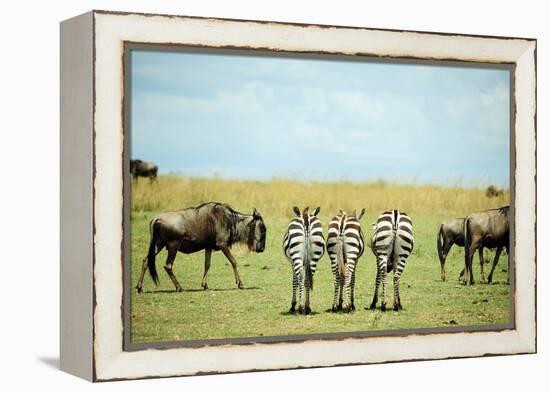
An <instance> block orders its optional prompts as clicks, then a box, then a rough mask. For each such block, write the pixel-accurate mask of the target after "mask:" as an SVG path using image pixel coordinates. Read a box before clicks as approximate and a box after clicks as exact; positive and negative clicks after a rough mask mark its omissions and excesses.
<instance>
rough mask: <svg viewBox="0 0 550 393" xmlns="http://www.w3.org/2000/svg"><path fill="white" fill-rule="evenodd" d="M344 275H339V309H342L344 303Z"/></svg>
mask: <svg viewBox="0 0 550 393" xmlns="http://www.w3.org/2000/svg"><path fill="white" fill-rule="evenodd" d="M344 285H345V279H344V277H340V276H338V291H339V293H340V295H339V296H338V310H342V305H343V304H344Z"/></svg>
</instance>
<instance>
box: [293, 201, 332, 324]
mask: <svg viewBox="0 0 550 393" xmlns="http://www.w3.org/2000/svg"><path fill="white" fill-rule="evenodd" d="M293 210H294V214H296V217H294V218H293V219H292V221H290V223H289V224H288V230H287V232H286V234H285V236H284V239H283V253H284V254H285V256H286V258H287V259H288V260H289V262H290V264H291V265H292V304H291V306H290V311H289V312H290V313H294V312H295V310H296V289H299V299H298V301H299V303H298V312H299V313H300V314H301V313H302V312H303V313H305V314H306V315H308V314H311V307H310V305H309V291H310V290H313V274H314V273H315V269H316V267H317V262H318V261H319V260H320V259H321V257H322V256H323V254H324V253H325V238H324V237H323V227H322V224H321V221H320V220H319V218H317V214H319V211H320V210H321V208H319V207H317V208H316V209H315V210H314V211H313V213H310V212H309V208H308V207H306V208H305V209H304V211H303V212H302V213H300V209H298V208H297V207H294V209H293ZM304 287H305V290H306V291H305V292H306V296H305V302H304V306H302V297H303V293H304Z"/></svg>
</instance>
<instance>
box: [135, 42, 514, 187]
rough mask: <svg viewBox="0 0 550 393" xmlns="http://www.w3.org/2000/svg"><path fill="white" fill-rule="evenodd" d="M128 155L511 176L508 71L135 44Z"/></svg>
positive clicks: (163, 160) (289, 171) (498, 179)
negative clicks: (164, 48) (144, 48)
mask: <svg viewBox="0 0 550 393" xmlns="http://www.w3.org/2000/svg"><path fill="white" fill-rule="evenodd" d="M131 56H132V57H131V61H132V73H131V78H132V79H131V83H132V85H131V86H132V95H131V127H132V147H131V149H132V157H133V158H140V159H142V160H146V161H154V162H156V163H157V164H158V165H159V169H160V172H161V173H169V172H177V173H179V174H181V175H184V176H195V177H213V176H218V177H225V178H236V179H255V180H268V179H270V178H290V179H299V180H313V181H335V180H348V181H356V182H362V181H371V180H377V179H384V180H388V181H400V182H403V183H410V182H414V183H419V184H421V183H436V184H443V185H462V186H482V185H487V184H497V185H501V186H506V187H507V186H508V185H509V135H510V134H509V132H510V130H509V115H510V114H509V106H510V105H509V71H507V70H500V69H481V68H462V67H436V66H427V65H411V64H388V63H380V62H365V61H342V60H325V59H322V60H319V59H315V60H313V59H304V58H285V57H267V56H235V55H231V56H230V55H227V54H216V55H214V54H205V53H183V52H152V51H136V50H134V51H132V55H131Z"/></svg>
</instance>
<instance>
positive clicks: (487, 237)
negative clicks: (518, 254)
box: [463, 206, 510, 285]
mask: <svg viewBox="0 0 550 393" xmlns="http://www.w3.org/2000/svg"><path fill="white" fill-rule="evenodd" d="M509 211H510V206H504V207H501V208H498V209H492V210H486V211H484V212H480V213H474V214H471V215H469V216H468V217H467V218H466V220H465V222H464V251H465V252H464V254H465V257H464V277H463V282H464V284H470V285H473V284H474V276H473V274H472V257H473V253H474V252H475V250H476V249H478V248H479V247H482V246H483V247H488V248H495V247H496V248H497V251H496V254H495V258H494V260H493V266H492V268H491V272H490V273H489V277H488V278H487V282H488V283H491V282H492V280H493V272H494V270H495V267H496V265H497V263H498V258H499V257H500V253H501V252H502V248H503V247H505V248H506V252H507V253H508V280H509V279H510V277H509V274H510V255H509V250H508V247H509V244H510V222H509V217H508V213H509Z"/></svg>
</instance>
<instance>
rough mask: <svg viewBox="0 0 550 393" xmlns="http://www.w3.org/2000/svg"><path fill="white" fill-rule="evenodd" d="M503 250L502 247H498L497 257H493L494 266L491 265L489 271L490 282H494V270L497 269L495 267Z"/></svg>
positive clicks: (488, 280)
mask: <svg viewBox="0 0 550 393" xmlns="http://www.w3.org/2000/svg"><path fill="white" fill-rule="evenodd" d="M501 252H502V247H498V248H497V252H496V253H495V259H493V266H492V267H491V273H489V277H488V278H487V283H488V284H490V283H492V282H493V272H494V271H495V267H496V266H497V263H498V258H499V257H500V253H501Z"/></svg>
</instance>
